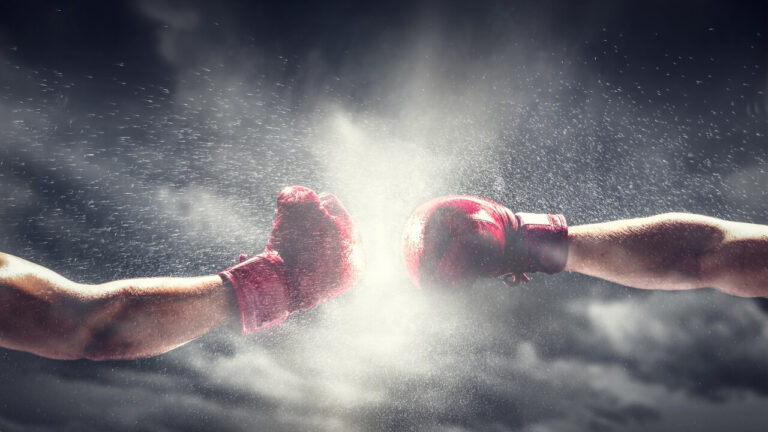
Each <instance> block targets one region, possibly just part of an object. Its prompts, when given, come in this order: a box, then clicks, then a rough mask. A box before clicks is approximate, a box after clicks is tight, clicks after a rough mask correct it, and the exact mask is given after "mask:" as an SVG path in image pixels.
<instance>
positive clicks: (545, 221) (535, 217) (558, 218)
mask: <svg viewBox="0 0 768 432" xmlns="http://www.w3.org/2000/svg"><path fill="white" fill-rule="evenodd" d="M515 218H516V219H517V226H518V230H519V233H520V235H521V238H522V242H523V244H524V245H525V248H526V249H527V252H528V253H527V254H525V255H524V256H525V257H526V259H525V260H524V261H525V262H524V263H523V266H524V269H523V271H525V272H539V271H540V272H544V273H549V274H554V273H558V272H561V271H563V270H564V269H565V263H566V261H567V260H568V224H567V223H566V221H565V216H563V215H560V214H548V213H538V214H537V213H515Z"/></svg>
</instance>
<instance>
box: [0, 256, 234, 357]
mask: <svg viewBox="0 0 768 432" xmlns="http://www.w3.org/2000/svg"><path fill="white" fill-rule="evenodd" d="M0 305H2V308H3V311H2V312H3V313H0V346H4V347H6V348H12V349H19V350H23V351H28V352H32V353H35V354H39V355H42V356H45V357H51V358H60V359H76V358H90V359H97V360H104V359H119V358H136V357H143V356H148V355H152V354H158V353H161V352H165V351H168V350H170V349H172V348H174V347H176V346H178V345H181V344H183V343H185V342H187V341H189V340H191V339H194V338H196V337H198V336H200V335H202V334H204V333H205V332H207V331H209V330H211V329H214V328H216V327H219V326H221V325H223V324H225V323H226V322H228V321H229V320H232V319H234V318H236V317H237V316H238V313H237V306H236V301H235V299H234V293H233V292H232V290H231V287H227V286H225V285H224V284H223V282H222V280H221V278H219V277H218V276H215V275H214V276H203V277H194V278H147V279H129V280H122V281H115V282H110V283H106V284H101V285H84V284H78V283H75V282H73V281H70V280H68V279H66V278H64V277H62V276H60V275H58V274H56V273H55V272H53V271H51V270H48V269H46V268H44V267H41V266H38V265H36V264H33V263H30V262H28V261H25V260H23V259H21V258H17V257H14V256H11V255H6V254H0Z"/></svg>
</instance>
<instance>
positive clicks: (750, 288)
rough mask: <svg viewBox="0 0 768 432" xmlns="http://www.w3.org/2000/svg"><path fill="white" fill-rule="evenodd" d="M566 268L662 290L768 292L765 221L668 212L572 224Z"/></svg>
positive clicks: (755, 294)
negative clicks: (756, 222)
mask: <svg viewBox="0 0 768 432" xmlns="http://www.w3.org/2000/svg"><path fill="white" fill-rule="evenodd" d="M568 241H569V252H568V254H569V255H568V262H567V265H566V270H569V271H575V272H579V273H584V274H587V275H590V276H596V277H599V278H602V279H606V280H610V281H613V282H617V283H620V284H623V285H627V286H631V287H635V288H645V289H663V290H684V289H693V288H703V287H710V288H716V289H718V290H720V291H723V292H726V293H729V294H733V295H737V296H742V297H768V226H765V225H756V224H748V223H740V222H730V221H724V220H721V219H716V218H712V217H707V216H699V215H692V214H683V213H669V214H662V215H658V216H652V217H647V218H639V219H631V220H621V221H615V222H606V223H598V224H592V225H582V226H574V227H570V229H569V235H568Z"/></svg>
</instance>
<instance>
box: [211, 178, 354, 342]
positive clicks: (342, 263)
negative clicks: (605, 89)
mask: <svg viewBox="0 0 768 432" xmlns="http://www.w3.org/2000/svg"><path fill="white" fill-rule="evenodd" d="M362 266H363V263H362V255H361V251H360V242H359V239H358V235H357V232H356V229H355V226H354V224H353V222H352V219H351V218H350V216H349V213H347V211H346V209H345V208H344V206H343V205H342V204H341V202H340V201H339V200H338V199H337V198H336V197H335V196H334V195H332V194H321V195H320V196H318V195H317V194H315V192H314V191H312V190H310V189H307V188H304V187H301V186H290V187H287V188H285V189H283V190H282V191H281V192H280V194H279V196H278V199H277V217H276V219H275V224H274V226H273V228H272V232H271V234H270V236H269V241H268V242H267V246H266V247H265V249H264V251H263V252H262V253H261V254H259V255H256V256H254V257H252V258H250V259H247V257H246V256H245V255H241V256H240V263H239V264H237V265H235V266H233V267H230V268H228V269H226V270H224V271H222V272H221V273H219V276H221V277H222V278H223V279H225V280H227V281H229V282H230V283H231V284H232V286H233V287H234V290H235V294H236V295H237V301H238V305H239V306H240V312H241V319H242V329H243V333H245V334H247V333H250V332H252V331H255V330H258V329H262V328H265V327H269V326H272V325H275V324H277V323H279V322H281V321H283V320H285V318H286V317H287V316H288V315H289V314H290V313H292V312H295V311H299V310H304V309H308V308H310V307H312V306H314V305H316V304H318V303H320V302H323V301H325V300H328V299H330V298H333V297H336V296H338V295H339V294H342V293H344V292H345V291H347V290H348V289H350V288H351V287H352V286H353V285H354V284H355V283H356V282H357V281H358V279H359V278H360V274H361V272H362Z"/></svg>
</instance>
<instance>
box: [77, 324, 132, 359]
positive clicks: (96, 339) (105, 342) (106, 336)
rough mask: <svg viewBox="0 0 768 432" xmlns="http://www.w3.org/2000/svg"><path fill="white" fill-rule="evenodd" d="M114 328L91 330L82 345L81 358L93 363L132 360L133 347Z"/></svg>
mask: <svg viewBox="0 0 768 432" xmlns="http://www.w3.org/2000/svg"><path fill="white" fill-rule="evenodd" d="M113 327H114V326H104V327H100V328H89V329H86V330H84V332H85V333H86V334H87V336H86V337H85V338H83V341H82V343H81V344H80V347H81V349H80V358H82V359H86V360H93V361H105V360H124V359H129V358H132V357H131V356H130V355H128V353H130V352H131V349H130V348H131V347H130V346H129V344H127V343H126V342H125V341H122V340H121V338H120V337H119V336H118V333H119V332H118V330H117V329H115V328H113Z"/></svg>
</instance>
